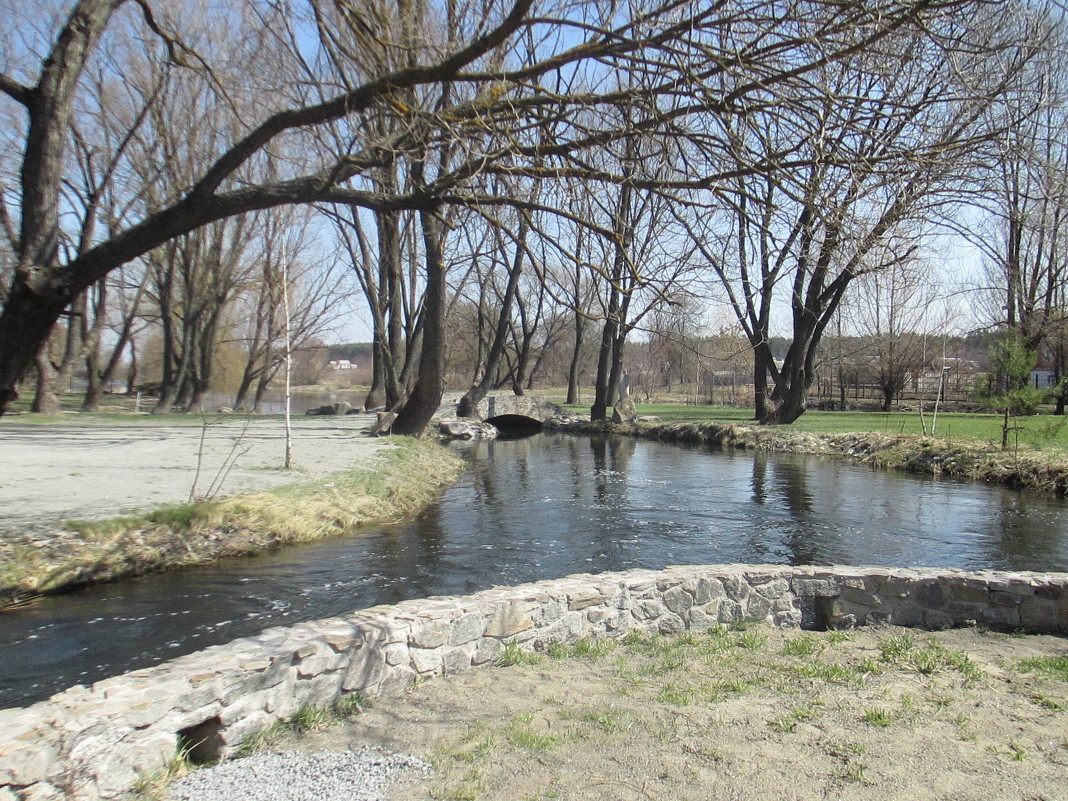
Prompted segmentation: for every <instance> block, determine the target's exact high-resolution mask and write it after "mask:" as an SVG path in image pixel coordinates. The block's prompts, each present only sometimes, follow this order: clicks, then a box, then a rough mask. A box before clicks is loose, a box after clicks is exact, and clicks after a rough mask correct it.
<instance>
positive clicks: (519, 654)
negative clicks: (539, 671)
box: [494, 642, 541, 667]
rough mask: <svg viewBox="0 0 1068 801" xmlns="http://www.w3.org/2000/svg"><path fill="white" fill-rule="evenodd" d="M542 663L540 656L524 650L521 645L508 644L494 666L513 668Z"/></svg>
mask: <svg viewBox="0 0 1068 801" xmlns="http://www.w3.org/2000/svg"><path fill="white" fill-rule="evenodd" d="M540 661H541V657H540V656H538V655H537V654H535V653H532V652H530V651H526V650H524V649H523V648H522V647H520V645H519V643H516V642H506V643H505V644H504V647H503V648H501V652H500V653H499V654H498V655H497V659H496V660H495V661H494V664H495V665H497V667H512V666H513V665H536V664H538V662H540Z"/></svg>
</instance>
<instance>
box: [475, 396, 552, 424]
mask: <svg viewBox="0 0 1068 801" xmlns="http://www.w3.org/2000/svg"><path fill="white" fill-rule="evenodd" d="M475 412H476V413H477V415H478V419H479V421H480V422H483V423H493V424H494V425H495V426H497V427H498V428H508V427H512V428H518V427H522V426H532V425H543V424H544V423H547V422H548V421H549V420H552V419H554V418H567V417H570V416H571V414H570V413H569V412H568V411H567V409H565V408H563V407H562V406H557V405H556V404H555V403H549V402H548V401H545V400H541V399H540V398H528V397H522V396H519V395H487V396H486V397H485V398H483V399H482V401H481V402H480V403H479V404H478V406H476V407H475Z"/></svg>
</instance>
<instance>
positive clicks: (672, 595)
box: [664, 587, 693, 615]
mask: <svg viewBox="0 0 1068 801" xmlns="http://www.w3.org/2000/svg"><path fill="white" fill-rule="evenodd" d="M664 606H666V607H667V608H668V609H670V610H671V611H672V612H674V613H675V614H676V615H683V614H686V612H688V611H689V609H690V607H691V606H693V598H692V597H691V596H690V593H688V592H686V590H684V589H683V588H682V587H672V588H671V589H669V590H667V591H666V592H665V593H664Z"/></svg>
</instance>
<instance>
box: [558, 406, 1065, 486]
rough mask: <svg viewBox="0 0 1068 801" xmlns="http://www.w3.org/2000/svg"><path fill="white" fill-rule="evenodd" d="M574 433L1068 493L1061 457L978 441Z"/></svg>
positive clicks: (677, 428)
mask: <svg viewBox="0 0 1068 801" xmlns="http://www.w3.org/2000/svg"><path fill="white" fill-rule="evenodd" d="M568 430H570V431H574V432H576V433H593V432H607V433H616V434H627V435H631V436H639V437H644V438H646V439H655V440H661V441H664V442H685V443H692V444H700V445H713V446H717V447H723V448H737V449H740V450H761V451H770V452H779V453H816V454H825V455H837V456H846V457H848V458H850V459H854V460H856V461H860V462H864V463H866V464H872V465H875V466H877V467H883V468H892V469H896V470H905V471H908V472H913V473H926V474H929V475H944V476H953V477H956V478H966V479H970V480H973V481H985V482H988V483H992V484H1002V485H1005V486H1009V487H1016V488H1020V489H1029V490H1036V491H1039V492H1048V493H1051V494H1054V495H1065V494H1066V493H1068V459H1066V458H1065V457H1064V456H1063V455H1061V454H1060V453H1059V452H1051V451H1037V452H1036V451H1014V450H1001V449H1000V448H997V447H995V446H993V445H990V444H988V443H984V442H980V441H978V440H970V439H963V438H961V439H957V440H954V441H952V442H948V441H945V440H941V439H935V438H933V437H921V436H914V435H908V434H901V435H896V436H895V435H890V434H879V433H847V434H815V433H809V432H803V431H792V430H788V429H783V428H777V427H761V426H739V425H723V424H719V423H669V424H666V425H652V424H648V423H634V424H630V425H615V424H612V423H580V424H578V425H575V426H570V427H569V428H568Z"/></svg>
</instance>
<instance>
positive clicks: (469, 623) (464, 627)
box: [449, 612, 486, 645]
mask: <svg viewBox="0 0 1068 801" xmlns="http://www.w3.org/2000/svg"><path fill="white" fill-rule="evenodd" d="M485 627H486V621H485V618H484V617H483V616H482V614H481V613H480V612H468V613H467V614H464V615H460V616H459V617H458V618H456V620H454V621H452V626H451V628H450V629H449V645H463V644H464V643H465V642H472V641H474V640H477V639H478V638H479V637H481V636H482V632H483V631H484V630H485Z"/></svg>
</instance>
